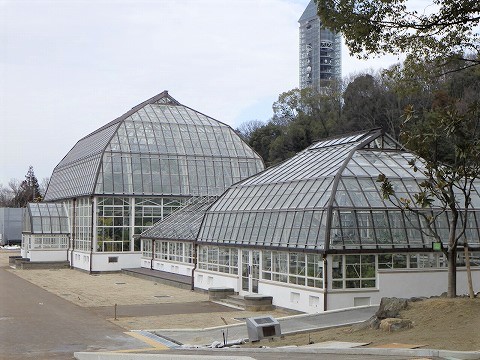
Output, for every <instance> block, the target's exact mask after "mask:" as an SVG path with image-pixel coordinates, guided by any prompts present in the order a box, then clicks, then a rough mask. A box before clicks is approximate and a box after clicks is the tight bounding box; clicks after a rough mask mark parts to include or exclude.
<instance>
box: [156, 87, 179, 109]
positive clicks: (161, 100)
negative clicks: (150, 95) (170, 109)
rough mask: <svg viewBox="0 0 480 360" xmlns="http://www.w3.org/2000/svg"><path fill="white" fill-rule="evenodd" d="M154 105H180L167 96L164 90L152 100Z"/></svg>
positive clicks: (166, 91)
mask: <svg viewBox="0 0 480 360" xmlns="http://www.w3.org/2000/svg"><path fill="white" fill-rule="evenodd" d="M154 104H159V105H175V106H177V105H181V104H180V103H179V102H178V101H177V100H175V99H174V98H173V97H171V96H170V95H169V94H168V90H164V91H162V92H161V93H160V94H158V95H157V96H156V97H155V99H154Z"/></svg>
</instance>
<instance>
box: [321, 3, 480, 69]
mask: <svg viewBox="0 0 480 360" xmlns="http://www.w3.org/2000/svg"><path fill="white" fill-rule="evenodd" d="M317 5H318V15H319V16H320V18H321V21H322V23H323V24H324V25H325V27H327V28H330V29H332V30H334V31H337V32H341V33H342V34H343V36H344V38H345V42H346V44H347V46H348V48H349V49H350V53H351V54H355V55H357V56H359V57H363V58H368V57H369V56H371V55H384V54H405V55H406V59H407V62H410V63H417V64H435V65H436V66H437V67H435V69H436V70H438V73H440V72H441V71H444V70H445V69H442V68H441V66H443V65H446V64H448V63H450V61H454V60H462V59H463V60H464V62H463V63H459V62H457V63H456V67H455V68H454V69H450V70H449V71H456V70H461V69H465V68H468V67H471V66H476V65H480V58H479V54H480V46H479V43H480V37H479V36H480V35H479V33H478V24H479V22H480V2H478V1H477V0H446V1H441V0H431V1H428V2H425V1H423V2H413V1H408V0H391V1H381V0H373V1H363V0H318V1H317ZM476 27H477V29H476ZM470 53H473V54H474V55H475V56H474V57H466V56H465V55H466V54H470Z"/></svg>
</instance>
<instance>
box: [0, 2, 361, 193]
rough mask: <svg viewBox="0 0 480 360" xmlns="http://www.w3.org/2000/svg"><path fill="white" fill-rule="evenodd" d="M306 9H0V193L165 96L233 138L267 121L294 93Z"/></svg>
mask: <svg viewBox="0 0 480 360" xmlns="http://www.w3.org/2000/svg"><path fill="white" fill-rule="evenodd" d="M307 4H308V0H229V1H224V0H157V1H153V0H151V1H147V0H143V1H133V0H131V1H127V0H99V1H97V0H83V1H80V0H79V1H46V0H40V1H35V0H30V1H27V0H10V1H1V2H0V7H1V10H2V11H1V12H0V23H1V25H0V99H1V100H0V120H1V125H2V134H3V136H2V139H1V145H0V184H2V183H3V184H6V183H7V182H8V180H9V179H10V178H18V179H23V176H24V175H25V173H26V172H27V170H28V166H29V165H33V166H34V169H35V173H36V175H37V177H38V178H39V179H41V178H43V177H47V176H50V175H51V173H52V171H53V168H54V167H55V165H56V164H57V163H58V162H59V161H60V160H61V158H62V157H63V156H65V154H66V153H67V152H68V150H69V149H70V148H71V147H72V146H73V145H74V144H75V143H76V142H77V141H78V140H79V139H80V138H81V137H83V136H85V135H87V134H88V133H90V132H92V131H94V130H95V129H97V128H99V127H100V126H102V125H104V124H106V123H107V122H109V121H111V120H113V119H114V118H116V117H118V116H120V115H122V114H123V113H124V112H126V111H128V110H129V109H130V108H131V107H133V106H135V105H137V104H138V103H140V102H142V101H144V100H146V99H148V98H150V97H151V96H153V95H155V94H157V93H159V92H161V91H163V90H169V91H170V94H171V95H172V96H173V97H175V98H176V99H177V100H179V101H180V102H182V103H184V104H185V105H187V106H190V107H192V108H194V109H196V110H198V111H201V112H203V113H205V114H207V115H210V116H212V117H214V118H216V119H218V120H220V121H223V122H225V123H228V124H230V125H231V126H233V127H236V126H238V125H239V123H240V122H241V121H245V120H249V119H259V120H266V119H267V118H268V116H269V114H271V105H272V102H273V100H275V99H276V97H277V96H278V94H280V93H281V92H283V91H287V90H289V89H291V88H294V87H296V86H298V23H297V21H298V18H299V17H300V16H301V14H302V12H303V10H304V8H305V7H306V5H307ZM348 67H349V64H348V62H347V63H346V62H345V60H344V71H343V73H344V74H347V73H348V72H349V71H348V70H347V69H348ZM355 68H356V69H358V68H359V65H355Z"/></svg>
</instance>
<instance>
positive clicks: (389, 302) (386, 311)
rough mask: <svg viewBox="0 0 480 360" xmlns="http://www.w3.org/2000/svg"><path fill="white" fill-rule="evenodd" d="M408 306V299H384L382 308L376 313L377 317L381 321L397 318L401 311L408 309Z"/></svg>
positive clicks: (381, 304) (381, 303)
mask: <svg viewBox="0 0 480 360" xmlns="http://www.w3.org/2000/svg"><path fill="white" fill-rule="evenodd" d="M407 306H408V300H407V299H399V298H385V297H384V298H382V300H381V301H380V307H379V308H378V310H377V312H376V313H375V316H376V317H377V318H378V319H380V320H382V319H387V318H396V317H397V316H398V314H399V313H400V311H401V310H404V309H406V308H407Z"/></svg>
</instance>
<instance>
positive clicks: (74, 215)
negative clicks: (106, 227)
mask: <svg viewBox="0 0 480 360" xmlns="http://www.w3.org/2000/svg"><path fill="white" fill-rule="evenodd" d="M76 224H77V198H73V214H72V246H71V248H70V269H73V251H74V250H75V235H76V233H75V228H76ZM67 260H68V251H67Z"/></svg>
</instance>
